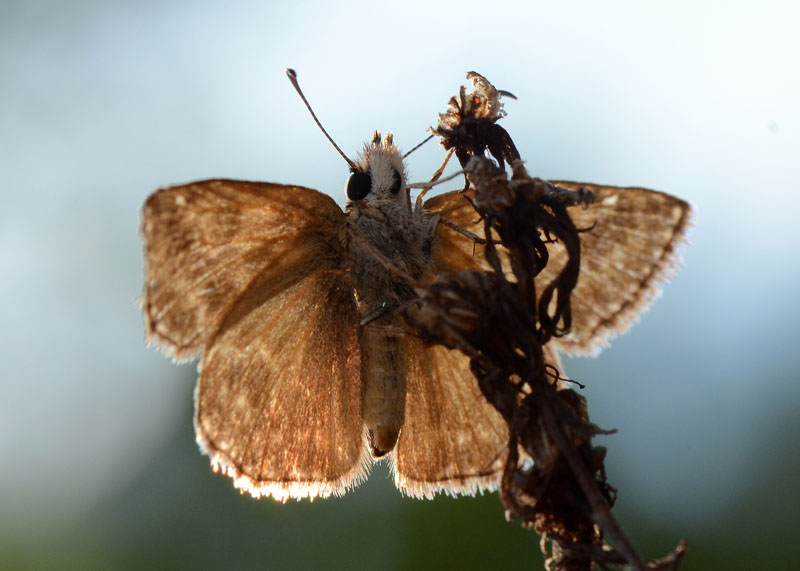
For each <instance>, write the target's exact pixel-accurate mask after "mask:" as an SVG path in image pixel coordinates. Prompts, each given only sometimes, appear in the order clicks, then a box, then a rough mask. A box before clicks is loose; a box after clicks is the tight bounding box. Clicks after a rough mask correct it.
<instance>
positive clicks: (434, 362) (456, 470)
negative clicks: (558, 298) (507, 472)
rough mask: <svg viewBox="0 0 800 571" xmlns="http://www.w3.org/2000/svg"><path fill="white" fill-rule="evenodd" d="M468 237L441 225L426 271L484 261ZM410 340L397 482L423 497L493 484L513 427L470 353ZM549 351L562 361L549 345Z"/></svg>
mask: <svg viewBox="0 0 800 571" xmlns="http://www.w3.org/2000/svg"><path fill="white" fill-rule="evenodd" d="M453 197H454V198H456V200H455V201H453V202H454V204H453V206H458V205H460V203H461V202H463V203H464V204H466V205H467V207H468V208H469V210H471V212H472V216H473V218H474V217H475V211H474V210H473V209H472V207H471V206H470V205H469V203H467V202H466V200H464V198H463V197H461V196H458V197H455V195H453ZM465 244H466V245H468V246H469V247H467V248H465V247H464V245H465ZM471 244H472V243H471V242H470V241H469V240H468V239H467V238H465V237H464V236H463V235H461V234H457V233H451V232H450V229H447V228H445V227H443V226H441V225H439V227H438V229H437V235H436V239H435V241H434V247H433V255H432V259H431V264H430V267H429V273H428V276H427V277H428V278H429V279H433V278H434V277H435V276H436V275H438V274H441V273H451V274H455V273H458V272H460V271H464V270H469V269H481V268H482V263H483V262H482V258H481V257H479V256H477V255H473V252H472V247H471ZM481 248H482V247H481V246H478V247H477V249H476V252H477V251H481ZM406 343H407V348H406V356H407V363H406V375H407V377H406V383H407V396H406V413H405V422H404V424H403V430H402V431H401V433H400V439H399V440H398V443H397V448H396V449H395V453H394V460H393V462H394V472H395V483H396V485H397V487H398V488H399V489H400V490H402V491H403V492H404V493H405V494H408V495H410V496H414V497H418V498H423V497H424V498H431V497H433V495H434V494H435V493H437V492H444V493H448V494H451V495H454V494H474V493H475V492H476V491H480V490H487V489H489V490H491V489H495V488H496V487H497V485H498V483H499V481H500V475H501V474H502V471H503V466H504V462H505V459H506V449H507V446H508V427H507V425H506V423H505V421H504V420H503V418H502V417H501V416H500V414H499V413H498V412H497V411H496V410H495V409H494V408H493V407H492V406H491V405H490V404H489V402H488V401H487V400H486V399H485V398H484V397H483V395H482V393H481V391H480V388H479V387H478V381H477V380H476V379H475V376H474V375H473V374H472V371H471V370H470V367H469V357H467V356H466V355H464V354H463V353H461V352H460V351H457V350H449V349H447V348H445V347H443V346H441V345H435V346H427V345H425V343H423V342H422V341H421V340H419V339H418V338H415V337H412V336H407V337H406ZM545 358H546V360H547V362H549V363H552V364H554V365H556V366H558V357H557V355H556V354H555V353H553V352H552V351H549V349H548V350H546V356H545Z"/></svg>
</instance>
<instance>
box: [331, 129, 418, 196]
mask: <svg viewBox="0 0 800 571" xmlns="http://www.w3.org/2000/svg"><path fill="white" fill-rule="evenodd" d="M345 192H346V193H347V199H348V201H349V202H351V203H352V202H356V203H358V202H375V201H380V200H396V201H397V202H400V201H403V200H407V195H408V192H407V191H406V173H405V166H404V164H403V155H402V154H401V153H400V151H399V150H398V149H397V147H396V146H395V144H394V143H393V142H392V134H391V133H388V134H387V135H386V137H385V138H384V139H381V133H380V131H375V135H373V137H372V142H371V143H367V144H366V145H364V152H363V153H362V155H361V157H360V159H359V160H358V161H357V162H356V166H355V168H354V169H353V170H352V174H351V175H350V178H348V179H347V184H346V185H345Z"/></svg>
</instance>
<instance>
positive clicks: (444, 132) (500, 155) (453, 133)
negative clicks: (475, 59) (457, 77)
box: [433, 71, 519, 167]
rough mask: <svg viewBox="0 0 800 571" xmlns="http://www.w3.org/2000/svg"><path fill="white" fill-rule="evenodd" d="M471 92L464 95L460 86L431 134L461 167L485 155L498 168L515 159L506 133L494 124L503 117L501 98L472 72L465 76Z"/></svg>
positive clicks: (512, 147)
mask: <svg viewBox="0 0 800 571" xmlns="http://www.w3.org/2000/svg"><path fill="white" fill-rule="evenodd" d="M467 79H471V80H472V84H473V87H474V90H473V91H471V92H469V93H467V89H466V87H465V86H463V85H462V86H461V90H460V92H459V95H458V96H457V97H456V96H453V97H452V98H451V99H450V102H449V103H448V104H447V111H446V112H444V113H440V114H439V123H438V124H437V126H436V127H435V128H434V129H433V133H434V134H435V135H437V136H439V137H441V139H442V141H441V142H442V146H443V147H444V148H445V149H447V150H450V149H455V154H456V157H458V161H459V162H460V163H461V166H462V167H465V166H466V164H467V161H469V159H470V157H473V156H484V154H485V153H486V152H487V151H488V152H489V153H490V154H491V155H492V156H493V157H494V158H495V159H496V160H497V162H498V163H499V164H500V166H501V167H502V166H503V163H504V162H506V163H508V164H511V161H514V160H516V159H519V152H518V151H517V148H516V147H515V146H514V141H512V140H511V137H510V136H509V134H508V132H507V131H506V130H505V129H503V128H502V127H501V126H500V125H498V124H497V121H498V120H499V119H501V118H502V117H505V115H506V112H505V110H503V103H502V102H501V101H500V96H501V95H506V96H511V97H513V95H511V94H510V93H508V92H500V91H498V90H497V89H496V88H495V87H494V86H493V85H492V84H491V83H489V81H488V80H487V79H486V78H485V77H483V76H482V75H480V74H479V73H476V72H474V71H471V72H469V73H467Z"/></svg>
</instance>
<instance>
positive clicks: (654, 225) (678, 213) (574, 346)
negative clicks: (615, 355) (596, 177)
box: [540, 181, 691, 355]
mask: <svg viewBox="0 0 800 571" xmlns="http://www.w3.org/2000/svg"><path fill="white" fill-rule="evenodd" d="M554 184H556V185H558V186H561V187H563V188H567V189H570V190H577V189H580V188H583V189H586V190H589V191H591V192H593V193H594V194H595V196H596V199H595V202H594V203H593V204H592V205H590V206H589V207H588V208H582V207H580V206H578V207H573V208H570V210H569V213H570V217H571V218H572V221H573V222H574V223H575V225H576V226H577V227H578V228H579V229H590V230H588V231H587V232H583V233H581V271H580V275H579V277H578V285H577V286H576V287H575V289H574V290H573V292H572V298H571V301H572V328H571V330H570V333H569V334H568V335H566V336H565V337H561V338H558V339H554V340H553V343H554V346H555V347H556V349H558V350H559V351H563V352H565V353H569V354H573V355H582V354H583V355H585V354H594V353H597V352H598V351H599V350H600V349H602V348H603V347H605V346H606V345H608V341H609V340H610V339H611V338H613V337H614V336H616V335H620V334H622V333H624V332H625V331H627V330H628V329H629V328H630V326H631V325H633V323H635V321H636V320H637V319H638V317H639V315H641V313H643V312H644V311H645V310H647V308H648V307H649V306H650V304H651V303H652V302H653V301H655V299H656V298H657V297H658V294H659V292H660V288H661V285H662V284H663V283H664V282H665V281H667V280H668V279H669V278H671V277H672V276H673V274H674V273H675V271H676V270H677V269H678V266H679V264H680V248H681V247H682V246H683V243H684V241H685V239H686V231H687V230H688V227H689V224H690V220H691V208H690V207H689V204H688V203H686V202H685V201H683V200H681V199H679V198H676V197H674V196H671V195H669V194H665V193H663V192H658V191H654V190H648V189H644V188H635V187H629V188H621V187H615V186H602V185H597V184H590V183H577V182H563V181H555V182H554ZM549 252H550V257H551V262H552V263H551V264H548V266H547V267H546V268H545V270H544V272H542V275H541V276H540V279H542V280H543V282H542V283H546V282H547V281H548V280H549V279H552V276H553V275H554V272H556V271H557V270H558V269H559V268H560V267H562V266H563V264H564V262H565V261H566V252H565V251H564V249H563V248H562V247H561V245H560V244H554V245H553V247H552V248H550V249H549Z"/></svg>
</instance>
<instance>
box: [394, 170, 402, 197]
mask: <svg viewBox="0 0 800 571" xmlns="http://www.w3.org/2000/svg"><path fill="white" fill-rule="evenodd" d="M392 175H394V183H393V184H392V194H397V193H398V192H400V186H401V185H402V184H403V179H402V178H401V177H400V173H399V172H397V171H396V170H394V169H392Z"/></svg>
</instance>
